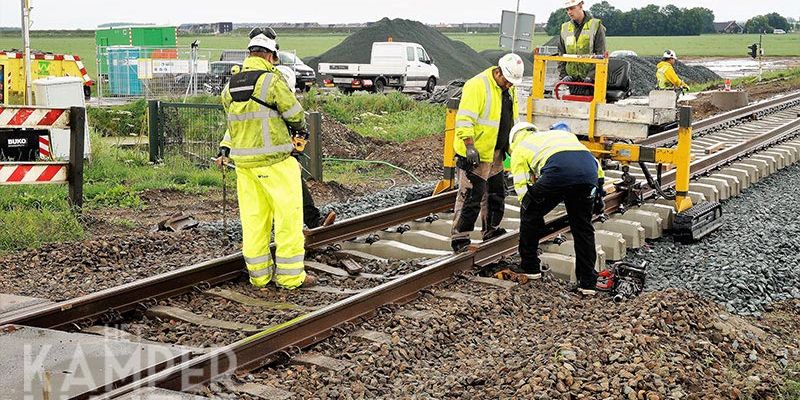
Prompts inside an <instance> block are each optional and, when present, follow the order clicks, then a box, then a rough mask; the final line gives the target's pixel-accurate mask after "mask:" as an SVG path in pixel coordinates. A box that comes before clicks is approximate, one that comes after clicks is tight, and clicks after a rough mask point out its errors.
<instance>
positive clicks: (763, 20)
mask: <svg viewBox="0 0 800 400" xmlns="http://www.w3.org/2000/svg"><path fill="white" fill-rule="evenodd" d="M793 25H794V24H793V23H789V20H787V19H786V18H784V17H783V16H781V15H780V14H778V13H776V12H773V13H769V14H766V15H758V16H755V17H753V18H750V19H749V20H747V22H746V23H745V24H744V31H745V33H772V31H774V30H775V29H783V30H784V31H786V32H789V31H790V30H792V28H793Z"/></svg>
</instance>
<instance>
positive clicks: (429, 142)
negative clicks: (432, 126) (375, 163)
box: [367, 134, 444, 182]
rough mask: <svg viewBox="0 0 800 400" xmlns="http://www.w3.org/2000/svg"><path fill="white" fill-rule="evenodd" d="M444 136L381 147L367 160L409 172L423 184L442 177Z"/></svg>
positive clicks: (433, 136) (437, 135) (439, 135)
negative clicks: (378, 161)
mask: <svg viewBox="0 0 800 400" xmlns="http://www.w3.org/2000/svg"><path fill="white" fill-rule="evenodd" d="M443 149H444V134H436V135H431V136H426V137H422V138H419V139H415V140H411V141H408V142H405V143H392V145H391V146H381V147H378V148H377V149H376V151H374V152H373V153H372V154H370V155H369V156H367V160H381V161H386V162H388V163H391V164H394V165H396V166H398V167H400V168H403V169H406V170H408V171H411V173H412V174H414V175H415V176H416V177H417V178H418V179H420V180H422V181H423V182H425V181H429V180H434V179H439V178H441V177H442V157H443V156H442V152H443V151H444V150H443Z"/></svg>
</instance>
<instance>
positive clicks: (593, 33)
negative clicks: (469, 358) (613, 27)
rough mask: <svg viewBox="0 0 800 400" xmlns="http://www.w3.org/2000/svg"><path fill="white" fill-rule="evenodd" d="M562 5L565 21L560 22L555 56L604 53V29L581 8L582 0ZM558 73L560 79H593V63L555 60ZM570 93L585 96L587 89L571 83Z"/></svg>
mask: <svg viewBox="0 0 800 400" xmlns="http://www.w3.org/2000/svg"><path fill="white" fill-rule="evenodd" d="M564 6H565V7H566V9H567V15H569V19H570V20H569V21H567V22H564V23H563V24H561V36H560V37H559V41H558V55H560V56H563V55H564V54H577V55H589V54H604V53H605V52H606V28H605V26H603V22H602V21H600V20H599V19H597V18H594V17H592V15H591V14H590V13H589V11H588V10H584V9H583V1H582V0H566V2H565V4H564ZM558 76H559V78H561V81H563V82H586V83H591V82H594V65H593V64H587V63H567V62H559V63H558ZM570 93H573V94H585V95H589V94H591V93H593V91H592V90H591V89H587V88H585V87H579V86H573V87H571V88H570Z"/></svg>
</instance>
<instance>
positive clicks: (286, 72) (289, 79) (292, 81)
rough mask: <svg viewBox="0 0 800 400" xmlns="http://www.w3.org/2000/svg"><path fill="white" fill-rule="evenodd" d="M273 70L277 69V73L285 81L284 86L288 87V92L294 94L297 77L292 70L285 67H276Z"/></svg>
mask: <svg viewBox="0 0 800 400" xmlns="http://www.w3.org/2000/svg"><path fill="white" fill-rule="evenodd" d="M275 68H277V69H278V71H281V75H283V79H284V80H286V84H287V85H289V90H291V91H292V92H294V87H295V85H297V76H296V75H295V73H294V71H293V70H292V68H291V67H288V66H286V65H276V66H275Z"/></svg>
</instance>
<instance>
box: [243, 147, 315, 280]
mask: <svg viewBox="0 0 800 400" xmlns="http://www.w3.org/2000/svg"><path fill="white" fill-rule="evenodd" d="M236 187H237V190H238V197H239V214H240V216H241V220H242V253H243V254H244V260H245V263H246V264H247V272H248V273H249V275H250V283H252V284H253V285H254V286H256V287H263V286H266V285H267V284H268V283H269V282H270V281H271V280H272V278H273V276H274V278H275V284H276V285H278V286H281V287H283V288H286V289H294V288H296V287H298V286H300V285H301V284H302V283H303V280H305V277H306V272H305V268H304V265H303V258H304V256H305V246H304V241H305V235H303V194H302V189H301V187H300V167H299V166H298V163H297V160H295V159H294V158H293V157H288V158H286V159H285V160H283V161H281V162H279V163H276V164H273V165H270V166H268V167H257V168H236ZM273 220H274V221H275V223H274V228H275V247H276V251H275V261H274V263H273V258H272V255H271V254H270V236H271V233H272V228H273Z"/></svg>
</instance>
